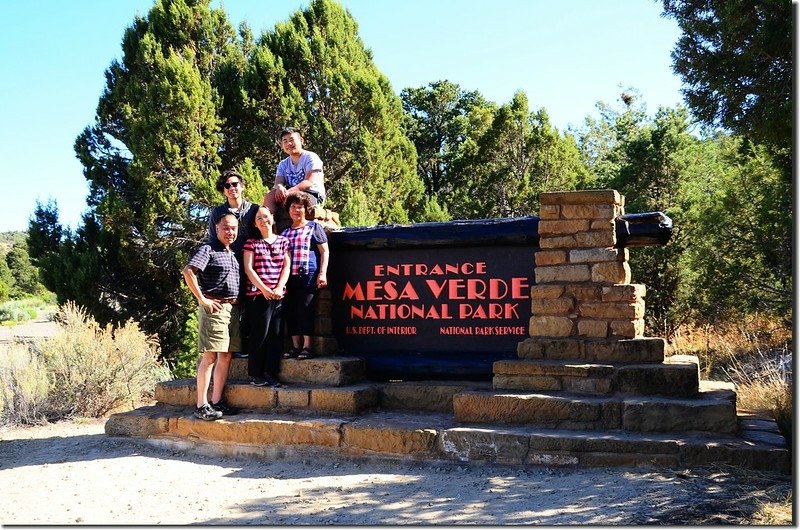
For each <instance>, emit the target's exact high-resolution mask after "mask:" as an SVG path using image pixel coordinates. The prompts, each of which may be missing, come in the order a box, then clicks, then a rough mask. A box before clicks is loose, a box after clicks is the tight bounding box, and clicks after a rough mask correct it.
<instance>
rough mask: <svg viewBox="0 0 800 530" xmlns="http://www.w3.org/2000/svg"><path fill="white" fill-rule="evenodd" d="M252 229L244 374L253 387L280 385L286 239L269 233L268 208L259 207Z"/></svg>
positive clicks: (246, 260) (288, 261)
mask: <svg viewBox="0 0 800 530" xmlns="http://www.w3.org/2000/svg"><path fill="white" fill-rule="evenodd" d="M253 223H254V224H255V229H256V230H251V231H250V233H251V234H258V236H256V237H251V238H250V239H248V240H247V242H246V243H245V245H244V256H243V258H244V260H243V261H244V271H245V274H246V275H247V288H246V290H245V304H247V305H246V307H245V318H246V319H247V323H248V326H249V334H248V337H247V374H248V375H249V376H250V383H251V384H253V385H256V386H265V385H270V386H280V383H279V382H278V370H279V369H280V359H281V349H282V348H283V331H282V328H283V302H282V299H283V295H284V293H285V291H286V282H287V281H288V279H289V271H290V266H291V258H290V254H289V240H287V239H286V238H285V237H283V236H279V235H277V234H275V233H274V232H273V226H274V224H275V220H274V218H273V217H272V213H271V212H270V211H269V209H268V208H265V207H263V206H262V207H260V208H259V209H258V212H257V213H256V216H255V218H254V219H253Z"/></svg>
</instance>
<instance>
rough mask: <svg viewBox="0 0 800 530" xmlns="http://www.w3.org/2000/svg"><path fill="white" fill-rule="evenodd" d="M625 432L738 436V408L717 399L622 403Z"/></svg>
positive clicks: (627, 401) (642, 399)
mask: <svg viewBox="0 0 800 530" xmlns="http://www.w3.org/2000/svg"><path fill="white" fill-rule="evenodd" d="M622 428H623V429H625V430H628V431H640V432H677V431H704V432H720V433H734V432H736V430H737V429H738V421H737V419H736V406H735V405H733V404H731V403H729V402H724V401H721V400H713V399H680V400H678V399H674V398H672V399H670V398H660V399H659V398H637V399H626V400H623V402H622Z"/></svg>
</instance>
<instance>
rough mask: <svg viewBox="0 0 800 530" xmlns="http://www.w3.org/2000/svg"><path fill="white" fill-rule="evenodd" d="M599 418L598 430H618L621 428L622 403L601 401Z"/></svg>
mask: <svg viewBox="0 0 800 530" xmlns="http://www.w3.org/2000/svg"><path fill="white" fill-rule="evenodd" d="M600 418H601V419H600V425H599V427H600V428H602V429H620V428H621V427H622V402H620V401H619V400H618V399H609V400H605V401H603V403H602V405H601V406H600Z"/></svg>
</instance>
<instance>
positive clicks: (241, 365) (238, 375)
mask: <svg viewBox="0 0 800 530" xmlns="http://www.w3.org/2000/svg"><path fill="white" fill-rule="evenodd" d="M248 377H249V376H248V375H247V359H240V358H238V357H234V358H233V359H231V364H230V367H229V368H228V381H247V380H248Z"/></svg>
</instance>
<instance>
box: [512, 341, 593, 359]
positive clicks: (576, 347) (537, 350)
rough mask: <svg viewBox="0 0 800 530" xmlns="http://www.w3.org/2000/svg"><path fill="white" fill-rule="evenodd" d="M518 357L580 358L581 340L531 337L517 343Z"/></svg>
mask: <svg viewBox="0 0 800 530" xmlns="http://www.w3.org/2000/svg"><path fill="white" fill-rule="evenodd" d="M517 357H519V358H520V359H580V358H582V352H581V342H580V341H577V340H572V339H550V338H539V337H531V338H528V339H525V340H523V341H521V342H519V343H517Z"/></svg>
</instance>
